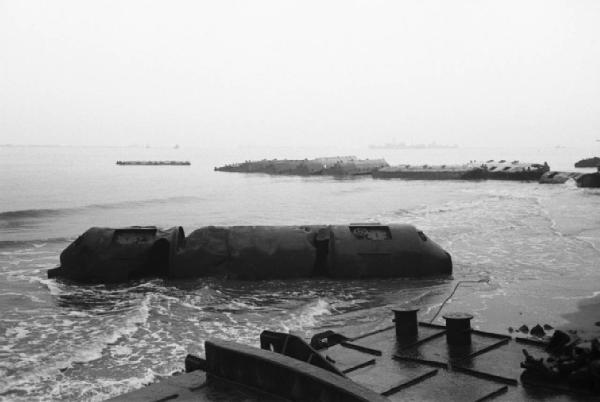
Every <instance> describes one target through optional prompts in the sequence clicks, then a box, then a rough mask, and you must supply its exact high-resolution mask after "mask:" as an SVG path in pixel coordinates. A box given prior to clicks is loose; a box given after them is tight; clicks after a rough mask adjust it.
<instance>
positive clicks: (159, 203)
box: [0, 147, 600, 400]
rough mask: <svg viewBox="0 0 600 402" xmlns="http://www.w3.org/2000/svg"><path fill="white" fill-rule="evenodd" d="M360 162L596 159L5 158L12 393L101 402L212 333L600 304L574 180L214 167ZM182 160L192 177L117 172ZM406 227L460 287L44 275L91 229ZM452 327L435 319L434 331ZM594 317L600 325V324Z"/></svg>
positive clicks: (0, 304) (1, 278)
mask: <svg viewBox="0 0 600 402" xmlns="http://www.w3.org/2000/svg"><path fill="white" fill-rule="evenodd" d="M334 154H356V155H357V156H360V157H385V158H386V159H387V160H388V161H389V162H391V163H400V162H403V163H430V164H433V163H458V162H466V161H468V160H471V159H482V160H485V159H492V158H496V159H498V158H505V159H510V160H512V159H521V160H524V161H535V162H541V161H544V160H546V161H548V163H549V164H550V165H551V166H552V167H553V168H557V169H565V170H573V169H571V168H570V166H572V163H573V162H574V161H575V160H577V159H579V158H582V157H586V156H591V155H588V150H582V149H575V148H552V149H521V150H519V149H516V150H499V149H478V150H477V149H460V148H459V149H446V150H400V151H394V150H387V151H385V150H384V151H382V150H368V149H364V150H360V149H359V150H356V149H348V150H339V149H336V150H322V149H248V150H241V149H235V150H210V151H209V150H202V149H189V150H188V149H179V150H172V149H143V148H68V147H59V148H26V147H22V148H21V147H3V148H0V169H1V171H2V174H1V175H0V184H1V188H2V191H3V194H5V196H4V197H2V198H1V199H0V398H2V399H6V400H14V399H22V400H31V399H66V400H73V399H89V400H102V399H105V398H107V397H109V396H111V395H116V394H119V393H122V392H124V391H127V390H130V389H133V388H136V387H139V386H140V385H142V384H144V383H147V382H150V381H152V380H153V379H155V378H157V377H160V376H163V375H168V374H170V373H172V372H173V371H176V370H179V369H181V367H182V364H183V358H184V356H185V355H186V354H187V353H197V354H201V353H202V342H203V340H205V339H207V338H208V337H218V338H224V339H231V340H237V341H241V342H244V343H247V344H252V345H256V344H257V343H258V335H259V334H260V332H261V331H262V330H263V329H272V330H280V331H293V332H296V333H299V334H301V335H304V336H309V335H311V334H313V333H315V332H317V331H321V330H323V329H325V328H326V329H342V330H343V331H345V332H346V333H352V332H353V331H354V332H355V333H357V332H360V331H361V330H366V329H372V328H376V327H380V326H384V325H388V324H389V323H390V313H389V307H390V306H393V305H397V304H403V303H414V304H418V305H420V306H421V319H424V320H429V319H431V318H432V317H433V315H434V314H435V312H436V310H437V309H438V307H439V305H440V303H441V302H442V301H443V300H444V299H445V297H447V295H448V294H449V293H450V292H451V291H452V289H453V288H454V286H455V285H456V284H457V283H458V281H461V280H479V279H489V282H488V283H477V284H472V283H466V284H464V285H462V286H461V287H460V288H459V289H458V291H457V292H456V294H455V296H454V297H453V299H452V300H451V301H450V302H449V303H448V304H447V305H446V306H445V307H444V310H443V311H453V310H454V311H469V312H472V313H475V315H476V318H475V320H474V325H475V326H478V327H480V328H485V329H488V330H492V331H500V332H506V331H507V328H508V326H513V327H515V326H516V327H518V326H520V325H521V324H527V325H530V326H531V325H534V324H535V323H538V322H539V323H549V324H551V325H553V326H560V325H565V324H567V323H568V322H567V320H566V319H565V317H564V315H566V314H569V313H571V312H573V311H576V310H577V308H578V304H579V303H582V302H585V301H586V300H589V299H590V298H593V297H594V296H597V295H598V294H599V293H598V292H600V288H599V286H598V283H600V208H599V207H600V191H599V190H594V189H579V188H577V187H575V186H574V185H573V184H572V183H566V184H564V185H540V184H537V183H516V182H500V181H488V182H456V181H453V182H427V181H403V180H374V179H371V178H369V177H360V178H353V179H336V178H327V177H309V178H301V177H269V176H266V175H245V174H234V173H221V172H214V171H213V170H212V167H213V166H215V165H221V164H225V163H229V162H234V161H241V160H245V159H255V158H263V157H266V158H268V157H279V158H283V157H305V156H306V157H309V158H310V157H316V156H322V155H334ZM123 159H187V160H190V161H191V162H192V166H189V167H185V166H181V167H175V166H161V167H140V166H132V167H125V166H116V165H115V164H114V163H115V161H116V160H123ZM356 221H379V222H384V223H411V224H414V225H416V226H418V227H419V228H420V229H422V230H424V231H425V233H427V235H428V236H429V237H430V238H432V239H433V240H434V241H436V242H438V243H439V244H440V245H442V246H443V247H444V248H446V249H447V250H448V251H449V252H450V253H451V254H452V257H453V261H454V277H453V278H441V279H428V280H385V281H383V280H369V281H333V280H311V281H308V280H297V281H264V282H237V281H223V280H216V279H198V280H194V281H180V282H173V281H165V280H159V279H154V280H149V281H142V282H136V283H130V284H126V285H120V286H78V285H74V284H69V283H64V282H59V281H55V280H49V279H47V278H46V270H47V269H49V268H52V267H54V266H56V265H57V263H58V256H59V254H60V252H61V251H62V249H64V248H65V247H66V246H67V245H68V244H69V243H70V242H71V241H72V240H73V239H74V238H75V237H76V236H77V235H79V234H81V233H82V232H83V231H84V230H86V229H87V228H88V227H90V226H125V225H157V226H162V227H170V226H175V225H182V226H183V227H184V228H185V229H186V231H187V232H190V231H191V230H193V229H194V228H197V227H200V226H203V225H209V224H214V225H233V224H238V225H243V224H312V223H331V224H333V223H348V222H356ZM440 320H441V318H440ZM598 320H600V317H598V318H596V321H598Z"/></svg>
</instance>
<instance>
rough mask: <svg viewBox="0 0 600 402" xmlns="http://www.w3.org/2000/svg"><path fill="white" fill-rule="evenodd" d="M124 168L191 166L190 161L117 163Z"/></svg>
mask: <svg viewBox="0 0 600 402" xmlns="http://www.w3.org/2000/svg"><path fill="white" fill-rule="evenodd" d="M117 165H122V166H189V165H191V163H190V162H189V161H117Z"/></svg>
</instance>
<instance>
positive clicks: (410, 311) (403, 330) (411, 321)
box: [392, 308, 419, 341]
mask: <svg viewBox="0 0 600 402" xmlns="http://www.w3.org/2000/svg"><path fill="white" fill-rule="evenodd" d="M392 311H393V312H394V322H395V323H396V338H397V339H398V340H402V341H410V340H414V339H416V338H418V336H419V326H418V323H417V311H419V309H418V308H398V309H392Z"/></svg>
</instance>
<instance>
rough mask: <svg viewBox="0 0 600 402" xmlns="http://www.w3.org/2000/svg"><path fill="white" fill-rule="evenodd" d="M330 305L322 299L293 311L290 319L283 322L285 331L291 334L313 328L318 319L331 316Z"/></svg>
mask: <svg viewBox="0 0 600 402" xmlns="http://www.w3.org/2000/svg"><path fill="white" fill-rule="evenodd" d="M331 314H332V313H331V306H330V303H329V302H328V301H327V300H325V299H322V298H319V299H317V300H316V301H314V302H311V303H308V304H307V305H305V306H303V307H301V308H300V309H297V310H295V311H292V312H291V313H290V315H289V317H288V318H287V319H286V320H284V321H282V322H281V326H282V327H283V329H284V331H287V332H291V331H297V330H305V329H307V328H313V327H315V326H316V324H317V322H318V317H321V316H324V315H331Z"/></svg>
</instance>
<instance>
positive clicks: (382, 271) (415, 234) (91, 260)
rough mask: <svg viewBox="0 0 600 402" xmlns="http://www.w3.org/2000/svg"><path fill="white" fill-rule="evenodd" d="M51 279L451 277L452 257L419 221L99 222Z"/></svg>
mask: <svg viewBox="0 0 600 402" xmlns="http://www.w3.org/2000/svg"><path fill="white" fill-rule="evenodd" d="M60 264H61V265H60V267H58V268H54V269H51V270H49V271H48V277H50V278H54V277H59V278H66V279H70V280H74V281H78V282H84V283H115V282H125V281H127V280H131V279H137V278H143V277H152V276H154V277H156V276H159V277H167V278H194V277H202V276H225V277H228V278H235V279H276V278H280V279H285V278H302V277H304V278H306V277H313V276H320V277H333V278H373V277H423V276H432V275H433V276H439V275H450V274H451V273H452V260H451V257H450V255H449V254H448V253H447V252H446V251H444V250H443V249H442V248H441V247H440V246H439V245H437V244H436V243H435V242H434V241H433V240H431V239H429V238H428V237H427V236H426V235H425V234H424V233H423V232H422V231H419V230H417V229H416V228H415V227H414V226H411V225H401V224H394V225H380V224H373V223H365V224H349V225H309V226H231V227H222V226H207V227H203V228H200V229H197V230H195V231H193V232H192V233H191V234H190V235H189V236H187V237H186V236H185V234H184V232H183V229H182V228H181V227H174V228H171V229H168V230H160V229H158V228H156V227H129V228H123V229H111V228H91V229H89V230H87V231H86V232H85V233H84V234H83V235H81V236H80V237H79V238H78V239H77V240H75V241H74V242H73V243H72V244H71V245H69V246H68V247H67V248H66V249H65V250H64V251H63V252H62V253H61V255H60Z"/></svg>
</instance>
